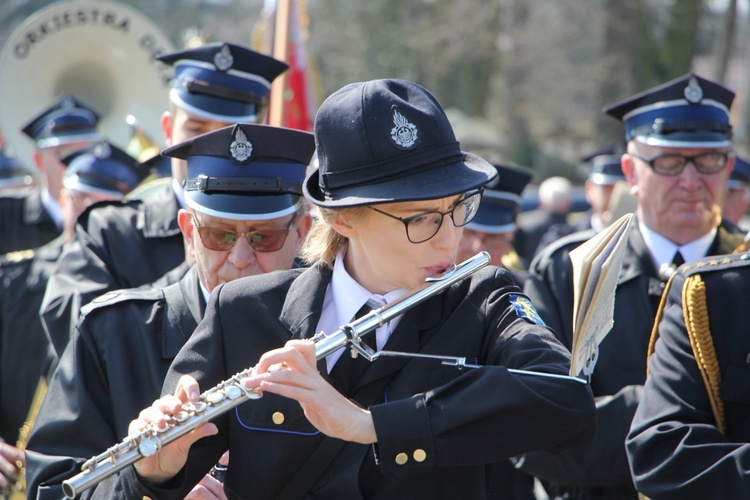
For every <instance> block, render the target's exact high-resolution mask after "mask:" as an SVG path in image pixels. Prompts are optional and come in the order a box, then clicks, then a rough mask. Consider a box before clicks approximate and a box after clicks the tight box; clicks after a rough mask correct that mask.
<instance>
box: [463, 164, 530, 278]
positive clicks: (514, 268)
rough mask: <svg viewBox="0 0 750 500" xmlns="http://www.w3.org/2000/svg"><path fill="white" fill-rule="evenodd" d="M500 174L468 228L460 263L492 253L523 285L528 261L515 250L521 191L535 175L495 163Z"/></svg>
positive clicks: (495, 263) (491, 185) (484, 196)
mask: <svg viewBox="0 0 750 500" xmlns="http://www.w3.org/2000/svg"><path fill="white" fill-rule="evenodd" d="M495 168H496V169H497V173H498V177H497V179H496V180H495V181H493V182H492V183H490V184H488V185H487V187H486V188H485V190H484V194H483V195H482V204H481V205H480V206H479V210H478V211H477V215H476V216H475V217H474V219H473V220H472V221H471V222H469V223H468V224H467V225H466V227H464V234H463V236H462V237H461V244H460V245H459V247H458V257H457V260H458V262H463V261H464V260H466V259H468V258H469V257H471V256H473V255H476V254H477V253H479V252H481V251H486V252H489V254H490V255H491V256H492V260H491V261H490V263H491V264H492V265H493V266H498V267H504V268H505V269H507V270H508V271H510V273H511V274H512V275H513V279H514V280H515V282H516V284H517V285H518V286H523V282H524V280H525V279H526V268H527V267H528V263H526V262H524V261H523V260H522V259H521V257H520V256H519V255H518V253H517V252H516V251H515V250H514V249H513V237H514V235H515V234H516V229H517V226H516V218H517V216H518V212H520V211H521V194H522V193H523V190H524V188H525V187H526V185H527V184H528V183H529V181H530V180H531V177H532V175H531V174H530V173H529V172H527V171H525V170H522V169H520V168H514V167H510V166H507V165H499V164H495Z"/></svg>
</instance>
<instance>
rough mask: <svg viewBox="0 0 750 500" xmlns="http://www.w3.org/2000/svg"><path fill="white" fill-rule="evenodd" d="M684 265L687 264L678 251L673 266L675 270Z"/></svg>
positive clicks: (673, 259)
mask: <svg viewBox="0 0 750 500" xmlns="http://www.w3.org/2000/svg"><path fill="white" fill-rule="evenodd" d="M684 263H685V259H683V258H682V254H681V253H680V251H679V250H677V251H676V252H675V253H674V257H673V258H672V264H673V265H674V267H675V268H678V267H680V266H681V265H683V264H684Z"/></svg>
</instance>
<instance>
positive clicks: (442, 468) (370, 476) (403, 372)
mask: <svg viewBox="0 0 750 500" xmlns="http://www.w3.org/2000/svg"><path fill="white" fill-rule="evenodd" d="M330 279H331V271H330V270H329V269H328V268H326V267H325V266H323V265H320V264H318V265H314V266H313V267H311V268H309V269H306V270H292V271H282V272H274V273H268V274H265V275H262V276H253V277H249V278H243V279H239V280H235V281H233V282H231V283H228V284H226V285H222V286H220V287H217V288H216V289H215V290H214V293H213V294H212V296H211V300H210V301H209V305H208V306H207V308H206V316H205V318H204V320H203V322H202V323H201V324H200V325H199V326H198V328H197V329H196V331H195V333H194V334H193V336H192V337H191V339H190V340H189V341H188V343H186V345H185V346H184V347H183V349H182V350H181V351H180V353H179V354H178V355H177V357H176V358H175V362H174V363H173V365H172V366H171V367H170V370H169V373H168V375H167V379H166V381H165V386H164V392H165V393H172V391H173V389H174V387H175V386H176V383H177V380H178V378H179V377H180V375H181V374H183V373H190V374H192V375H193V376H195V377H196V378H197V379H198V381H199V383H200V385H201V388H202V390H206V389H208V388H210V387H212V386H214V385H216V384H218V383H219V382H220V381H222V380H225V379H227V378H229V377H230V376H232V375H234V374H235V373H237V372H239V371H241V370H243V369H245V368H248V367H250V366H253V365H254V364H255V363H256V362H257V360H258V359H259V358H260V356H261V355H262V354H263V353H264V352H267V351H269V350H271V349H274V348H277V347H280V346H282V345H283V344H284V343H285V342H286V341H288V340H289V339H291V338H309V337H312V336H313V335H314V334H315V328H316V325H317V323H318V320H319V316H320V311H321V308H322V305H323V300H324V296H325V292H326V287H327V286H328V284H329V282H330ZM528 305H529V304H528V301H527V299H526V298H525V296H523V295H522V293H521V291H520V289H519V288H518V287H516V286H515V285H513V284H512V281H511V279H510V276H509V274H508V273H507V271H505V270H502V269H498V268H495V267H490V268H486V269H484V270H481V271H479V272H477V273H475V274H474V275H473V276H471V277H470V278H468V279H466V280H463V281H462V282H459V283H456V284H454V285H453V286H452V287H450V288H449V289H448V290H447V291H445V292H444V293H442V294H440V295H438V296H435V297H432V298H431V299H429V300H427V301H426V302H424V303H422V304H421V305H419V306H417V307H415V308H413V309H412V310H410V311H408V312H406V314H405V315H404V316H403V318H402V320H401V322H400V323H399V325H398V326H397V328H396V329H395V331H394V332H393V334H392V336H391V337H390V339H389V340H388V342H387V344H386V346H385V349H388V350H395V351H404V352H417V353H432V354H440V355H448V356H463V357H466V359H467V360H468V361H469V362H476V363H478V364H481V365H486V366H484V367H482V368H479V369H464V370H459V369H457V368H456V367H455V366H443V365H442V364H441V363H440V362H439V361H436V360H425V359H404V358H393V357H382V358H379V359H378V360H376V361H375V362H374V363H372V364H371V365H370V366H369V367H368V369H367V371H366V372H365V373H364V375H363V376H362V378H361V379H360V381H359V383H358V385H357V386H356V387H355V388H354V393H353V399H355V400H357V398H358V397H359V396H361V394H362V393H363V392H366V391H367V388H368V386H370V385H371V384H381V387H382V390H381V391H380V392H379V397H378V400H377V402H376V404H373V405H370V410H371V411H372V416H373V420H374V424H375V429H376V432H377V435H378V443H377V447H373V446H366V445H361V444H356V443H346V444H345V445H344V446H343V448H342V449H341V451H340V452H339V453H338V455H337V456H336V457H335V458H334V459H333V461H332V463H331V465H330V466H329V467H327V468H326V470H325V472H324V473H323V474H322V475H320V476H319V477H315V478H312V481H311V485H312V486H311V487H310V488H309V490H308V491H307V492H306V493H305V494H301V495H300V496H301V497H305V498H322V497H325V498H348V499H352V498H483V497H484V496H485V495H486V488H487V485H486V472H487V464H491V463H493V462H497V461H499V460H501V459H503V458H507V457H510V456H514V455H517V454H519V453H522V452H524V451H529V450H539V449H547V450H556V449H562V448H564V447H566V446H569V445H571V444H575V443H579V442H580V441H582V440H584V439H586V438H588V437H590V436H591V433H592V431H593V427H592V426H593V418H594V403H593V398H592V396H591V392H590V389H589V387H588V386H586V385H584V384H579V383H577V382H574V381H569V380H560V379H552V378H548V377H537V376H528V375H516V374H512V373H511V372H509V371H508V370H507V368H516V369H523V370H533V371H539V372H547V373H554V374H563V375H565V374H567V371H568V366H569V362H570V357H569V353H568V352H567V350H566V349H565V348H564V347H563V346H562V345H561V344H560V343H559V342H558V341H557V340H556V338H555V337H554V335H553V334H552V332H551V331H550V330H549V329H547V328H546V327H544V326H540V325H538V324H536V323H535V322H534V321H533V320H532V319H529V318H533V309H532V308H529V307H528ZM522 316H526V317H522ZM324 362H325V361H324V360H319V369H320V371H321V373H323V374H326V370H325V364H324ZM324 376H327V375H324ZM274 414H277V415H276V417H277V418H274ZM278 414H281V415H283V416H284V418H283V419H279V418H278V416H279V415H278ZM215 422H216V423H217V425H218V427H219V429H220V430H219V433H218V434H217V435H216V436H212V437H210V438H206V439H202V440H201V441H199V442H198V443H196V444H195V445H194V446H193V448H192V449H191V452H190V456H189V459H188V464H187V466H186V467H185V468H184V469H183V470H182V471H181V472H180V473H179V474H178V475H177V476H176V477H175V478H173V479H172V480H171V481H168V482H167V483H165V484H162V485H161V486H160V487H156V486H155V485H149V484H146V482H145V481H142V480H139V479H138V478H136V475H135V472H134V469H133V468H132V467H131V468H129V469H126V471H124V472H123V473H121V474H120V478H119V479H120V481H121V482H122V483H123V484H122V487H123V491H125V492H126V493H127V495H128V496H130V497H133V498H141V497H142V496H143V495H148V496H151V497H152V498H160V499H165V498H182V497H184V495H185V494H186V493H187V492H188V491H189V490H190V488H191V487H192V485H193V484H195V483H196V482H197V481H198V480H200V478H201V476H203V474H205V473H206V472H207V471H208V469H210V467H211V466H212V465H213V464H215V463H216V461H217V459H218V458H219V456H220V455H221V454H222V452H223V451H224V450H226V449H227V448H228V449H229V450H230V457H231V458H230V465H229V471H228V473H227V476H226V482H225V489H226V491H227V494H228V496H229V497H230V498H260V499H263V498H274V497H275V496H277V495H278V493H279V492H280V491H281V489H282V488H283V487H284V486H285V485H286V484H287V483H288V482H289V481H290V480H291V478H292V477H293V476H294V475H295V473H296V472H297V471H298V470H299V469H300V467H301V466H302V464H303V463H304V462H305V461H306V460H307V458H308V457H309V456H310V454H311V453H312V452H313V450H314V449H315V448H316V447H317V446H318V445H319V444H320V443H321V441H322V440H324V439H330V438H327V437H325V436H324V435H322V434H321V433H319V432H318V431H317V430H316V429H315V428H314V427H313V426H312V425H311V424H310V423H309V422H308V421H307V419H306V418H305V416H304V414H303V413H302V410H301V408H300V406H299V404H298V403H297V402H296V401H294V400H290V399H286V398H283V397H280V396H276V395H273V394H266V395H264V396H263V397H262V398H261V399H258V400H251V401H248V402H246V403H245V404H243V405H241V406H239V407H238V408H236V409H235V410H233V411H230V412H228V413H225V414H224V415H222V416H220V417H218V418H217V419H216V420H215ZM374 448H376V450H374ZM417 450H421V452H420V453H417V454H416V455H415V451H417ZM375 451H377V456H378V458H379V464H376V461H375ZM399 454H405V457H406V461H405V463H402V464H401V465H399V463H398V462H399V460H397V456H399ZM415 456H418V457H419V458H421V459H422V460H421V461H420V460H415V459H414V458H413V457H415ZM401 457H402V460H401V462H404V461H403V458H404V455H401Z"/></svg>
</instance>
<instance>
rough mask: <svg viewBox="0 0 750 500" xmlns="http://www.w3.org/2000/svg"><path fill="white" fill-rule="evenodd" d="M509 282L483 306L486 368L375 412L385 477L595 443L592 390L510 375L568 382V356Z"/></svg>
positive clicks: (500, 280) (498, 285)
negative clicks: (488, 330)
mask: <svg viewBox="0 0 750 500" xmlns="http://www.w3.org/2000/svg"><path fill="white" fill-rule="evenodd" d="M504 276H507V274H505V275H504V274H498V275H496V277H495V281H494V283H491V290H492V292H490V294H489V297H488V300H487V303H486V304H484V307H485V308H486V309H485V311H484V313H485V314H487V316H488V320H489V325H488V327H489V328H491V329H492V330H494V333H491V334H490V339H491V340H490V343H489V346H488V352H487V357H486V359H485V360H484V364H485V366H484V367H483V368H481V369H475V370H469V371H467V372H466V373H465V374H464V375H462V376H461V377H458V378H457V379H455V380H454V381H451V382H449V383H448V384H444V385H442V386H439V387H436V388H435V389H433V390H431V391H428V392H425V393H421V394H416V395H414V396H413V397H412V398H408V399H405V400H400V401H395V402H392V403H385V404H382V405H375V406H373V407H371V408H370V410H371V411H372V416H373V421H374V423H375V430H376V432H377V435H378V454H379V458H380V462H381V467H382V469H383V470H384V472H387V473H389V474H398V473H403V472H404V471H405V470H408V469H409V468H419V467H425V466H427V467H444V466H462V465H468V464H476V463H488V462H492V461H496V460H498V459H499V458H502V457H510V456H513V455H516V454H519V453H523V452H525V451H531V450H555V451H559V450H561V449H564V448H566V447H569V446H571V445H574V444H578V443H580V442H582V441H584V440H586V439H588V438H589V437H590V436H591V434H592V431H593V418H594V411H593V410H594V408H593V399H592V396H591V393H590V388H589V387H588V385H586V384H582V383H578V382H576V381H572V380H565V379H557V378H549V377H544V376H537V375H534V374H518V373H513V372H510V371H509V370H508V369H509V368H511V369H515V370H525V371H529V372H538V373H546V374H557V375H567V372H568V369H569V366H570V355H569V353H568V352H567V350H566V349H565V348H564V347H563V346H562V345H561V344H560V343H559V341H558V340H557V339H556V338H555V336H554V335H553V334H552V333H551V332H550V331H549V329H547V328H545V327H544V326H542V325H541V324H540V320H539V318H538V317H537V316H536V313H535V312H534V309H533V306H531V303H530V301H529V300H528V298H526V297H525V296H523V295H521V294H520V293H518V292H516V291H515V290H517V288H516V287H515V286H509V283H508V281H507V278H505V277H504ZM456 333H457V334H460V332H456ZM418 450H422V451H424V452H425V453H424V456H425V457H426V458H425V459H424V460H421V461H420V460H418V459H417V458H414V457H419V454H420V452H419V451H418ZM404 458H406V463H403V460H404Z"/></svg>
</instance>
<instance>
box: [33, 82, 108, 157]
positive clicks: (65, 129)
mask: <svg viewBox="0 0 750 500" xmlns="http://www.w3.org/2000/svg"><path fill="white" fill-rule="evenodd" d="M98 123H99V116H98V115H97V114H96V112H94V110H93V109H91V108H90V107H88V106H86V105H85V104H83V103H82V102H80V101H79V100H77V99H76V98H75V97H73V96H72V95H70V94H66V95H64V96H62V97H61V98H60V99H58V100H57V101H56V102H54V103H53V104H52V105H50V106H49V107H48V108H46V109H45V110H43V111H42V112H40V113H39V114H38V115H37V116H35V117H34V118H32V119H31V121H29V122H28V123H27V124H26V125H24V127H23V128H22V129H21V131H22V132H23V133H24V134H26V135H27V136H29V137H30V138H31V139H33V140H34V142H36V145H37V147H38V148H50V147H54V146H62V145H65V144H71V143H74V142H95V141H98V140H99V139H101V136H100V135H99V133H98V132H97V131H96V126H97V124H98Z"/></svg>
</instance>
